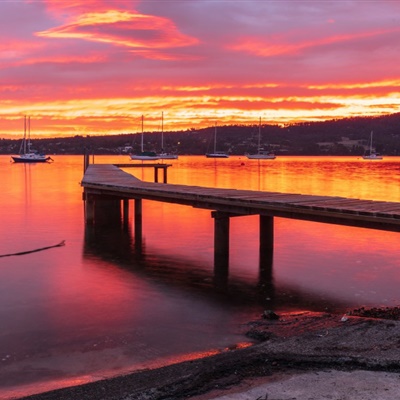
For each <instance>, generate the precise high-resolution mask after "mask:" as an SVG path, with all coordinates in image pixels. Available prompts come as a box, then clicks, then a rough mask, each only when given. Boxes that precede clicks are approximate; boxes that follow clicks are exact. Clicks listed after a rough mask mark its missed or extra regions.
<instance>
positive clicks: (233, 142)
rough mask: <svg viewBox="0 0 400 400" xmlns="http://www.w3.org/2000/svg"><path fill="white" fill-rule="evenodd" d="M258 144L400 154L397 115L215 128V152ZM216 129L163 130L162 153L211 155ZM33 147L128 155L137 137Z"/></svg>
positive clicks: (12, 147) (14, 147)
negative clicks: (215, 135) (208, 153)
mask: <svg viewBox="0 0 400 400" xmlns="http://www.w3.org/2000/svg"><path fill="white" fill-rule="evenodd" d="M259 128H260V131H261V146H260V147H262V148H264V149H265V150H270V151H273V152H275V154H277V155H280V154H281V155H283V154H284V155H338V156H346V155H354V156H361V155H363V154H364V153H365V152H366V150H367V149H368V147H369V140H370V134H371V131H373V132H374V140H373V147H374V148H375V150H376V151H377V152H379V153H381V154H385V155H388V156H398V155H400V113H396V114H390V115H385V116H380V117H354V118H344V119H336V120H329V121H323V122H304V123H295V124H288V125H285V126H280V125H268V124H263V125H261V127H259V125H258V124H254V125H224V126H218V128H217V132H218V134H217V142H216V143H217V144H216V147H217V150H219V151H225V152H228V153H229V154H232V155H243V154H245V153H255V152H257V149H258V133H259ZM214 134H215V127H209V128H203V129H193V128H192V129H188V130H185V131H176V132H173V131H169V132H164V139H163V141H164V149H165V150H166V151H168V152H175V153H178V154H180V155H204V154H206V153H207V152H210V151H213V150H214V149H213V147H214ZM143 137H144V149H145V150H149V151H150V150H154V151H156V152H160V151H161V132H145V133H144V136H143ZM20 143H21V139H0V154H17V153H18V151H19V147H20ZM32 147H33V148H34V149H35V150H37V151H40V152H43V153H45V154H83V152H84V151H87V152H90V153H93V154H125V153H126V154H129V153H134V152H137V151H140V147H141V133H126V134H118V135H101V136H100V135H99V136H98V135H96V134H93V135H87V136H80V135H76V136H73V137H64V138H46V139H33V140H32Z"/></svg>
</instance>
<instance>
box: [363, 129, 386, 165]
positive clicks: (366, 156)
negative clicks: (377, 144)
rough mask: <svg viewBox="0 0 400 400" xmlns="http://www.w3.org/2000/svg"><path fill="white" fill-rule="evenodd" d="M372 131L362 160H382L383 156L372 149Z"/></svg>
mask: <svg viewBox="0 0 400 400" xmlns="http://www.w3.org/2000/svg"><path fill="white" fill-rule="evenodd" d="M373 134H374V132H373V131H371V138H370V142H369V152H368V153H366V154H364V155H363V159H364V160H382V159H383V157H382V156H381V155H380V154H379V153H376V152H375V150H372V137H373Z"/></svg>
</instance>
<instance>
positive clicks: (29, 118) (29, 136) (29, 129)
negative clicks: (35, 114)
mask: <svg viewBox="0 0 400 400" xmlns="http://www.w3.org/2000/svg"><path fill="white" fill-rule="evenodd" d="M30 152H31V117H30V116H29V117H28V153H30Z"/></svg>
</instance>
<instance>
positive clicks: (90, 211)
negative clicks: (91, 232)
mask: <svg viewBox="0 0 400 400" xmlns="http://www.w3.org/2000/svg"><path fill="white" fill-rule="evenodd" d="M84 200H85V203H84V204H85V222H86V223H87V224H93V223H94V198H93V196H92V195H90V194H89V195H88V194H87V193H85V195H84Z"/></svg>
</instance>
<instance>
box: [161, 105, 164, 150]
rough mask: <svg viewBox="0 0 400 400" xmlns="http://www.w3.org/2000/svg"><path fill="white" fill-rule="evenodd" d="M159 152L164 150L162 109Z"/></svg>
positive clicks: (162, 114) (162, 113)
mask: <svg viewBox="0 0 400 400" xmlns="http://www.w3.org/2000/svg"><path fill="white" fill-rule="evenodd" d="M161 152H162V153H163V152H164V111H162V112H161Z"/></svg>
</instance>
